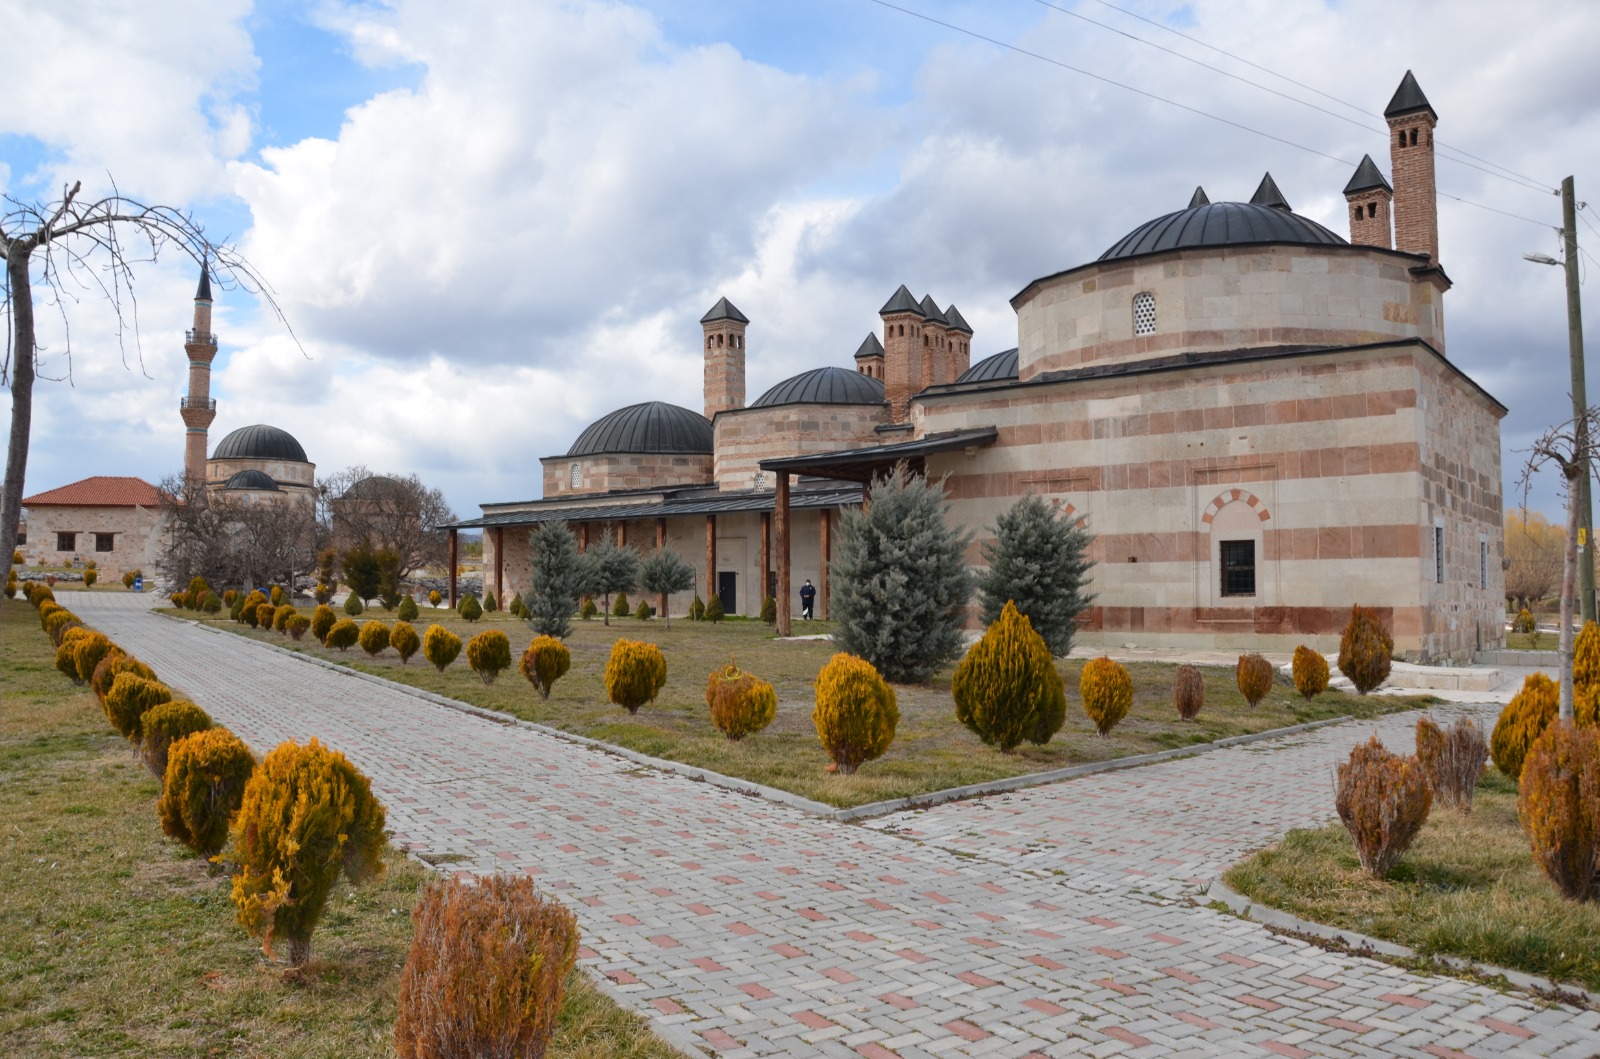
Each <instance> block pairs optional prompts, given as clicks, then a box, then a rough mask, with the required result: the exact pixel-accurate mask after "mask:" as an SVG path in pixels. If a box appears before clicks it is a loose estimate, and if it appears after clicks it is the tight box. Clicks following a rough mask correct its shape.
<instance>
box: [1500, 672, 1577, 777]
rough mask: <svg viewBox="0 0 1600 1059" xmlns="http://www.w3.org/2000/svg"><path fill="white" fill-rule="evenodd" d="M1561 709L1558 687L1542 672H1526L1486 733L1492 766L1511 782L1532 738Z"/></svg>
mask: <svg viewBox="0 0 1600 1059" xmlns="http://www.w3.org/2000/svg"><path fill="white" fill-rule="evenodd" d="M1560 711H1561V688H1560V687H1559V686H1558V685H1557V684H1556V682H1555V681H1553V680H1551V679H1550V678H1549V677H1547V676H1545V675H1544V674H1543V673H1530V674H1528V676H1527V678H1526V679H1525V680H1523V682H1522V690H1521V691H1519V692H1517V693H1516V695H1515V696H1513V697H1512V699H1511V701H1510V702H1508V703H1506V707H1505V709H1503V710H1501V711H1500V719H1499V720H1498V721H1496V722H1495V726H1494V733H1493V734H1492V735H1491V736H1490V737H1489V753H1490V755H1491V756H1493V758H1494V767H1495V768H1497V769H1499V770H1500V771H1501V772H1503V773H1505V774H1506V776H1507V777H1509V778H1510V779H1511V780H1512V782H1515V781H1517V780H1519V779H1521V777H1522V763H1523V759H1524V758H1525V757H1527V756H1528V751H1529V750H1530V749H1531V748H1532V747H1533V743H1534V740H1536V739H1538V738H1539V736H1541V735H1543V734H1544V730H1545V728H1546V727H1548V726H1549V724H1550V722H1551V721H1553V720H1555V719H1556V717H1557V715H1558V714H1559V713H1560Z"/></svg>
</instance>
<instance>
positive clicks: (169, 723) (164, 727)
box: [139, 699, 211, 779]
mask: <svg viewBox="0 0 1600 1059" xmlns="http://www.w3.org/2000/svg"><path fill="white" fill-rule="evenodd" d="M210 727H211V716H210V715H209V714H207V713H206V711H204V710H202V709H201V708H200V707H198V706H196V705H195V704H194V703H192V702H184V701H183V700H181V699H179V700H175V701H172V702H163V703H159V704H157V705H155V706H152V707H150V708H149V709H148V710H146V711H144V716H143V717H141V718H140V719H139V728H140V737H139V757H140V758H142V759H143V760H144V765H145V768H147V769H149V770H150V771H151V773H152V774H153V775H154V776H155V777H156V779H162V778H164V777H165V776H166V774H167V755H168V754H169V753H170V752H171V749H172V744H173V743H176V742H177V741H178V740H180V739H182V738H183V737H184V736H186V735H193V734H194V733H196V732H203V731H205V730H206V729H207V728H210Z"/></svg>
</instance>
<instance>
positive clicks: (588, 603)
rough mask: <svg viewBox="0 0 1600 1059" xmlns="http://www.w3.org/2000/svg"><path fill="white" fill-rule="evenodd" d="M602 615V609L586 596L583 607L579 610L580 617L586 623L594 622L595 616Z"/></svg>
mask: <svg viewBox="0 0 1600 1059" xmlns="http://www.w3.org/2000/svg"><path fill="white" fill-rule="evenodd" d="M599 613H600V608H599V607H597V606H595V605H594V600H592V599H590V598H589V597H587V596H585V597H584V600H583V605H582V606H581V607H579V608H578V617H580V618H582V619H583V620H584V621H593V620H594V616H595V615H596V614H599Z"/></svg>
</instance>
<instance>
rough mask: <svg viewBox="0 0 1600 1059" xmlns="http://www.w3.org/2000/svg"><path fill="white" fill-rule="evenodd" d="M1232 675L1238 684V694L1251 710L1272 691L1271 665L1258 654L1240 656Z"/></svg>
mask: <svg viewBox="0 0 1600 1059" xmlns="http://www.w3.org/2000/svg"><path fill="white" fill-rule="evenodd" d="M1233 675H1234V679H1235V680H1236V681H1237V682H1238V684H1239V694H1241V695H1243V696H1244V701H1246V702H1248V703H1249V704H1250V708H1251V709H1252V710H1253V709H1255V708H1256V704H1257V703H1259V702H1260V701H1261V700H1262V699H1264V698H1266V697H1267V692H1269V691H1271V690H1272V663H1271V662H1269V661H1267V660H1266V659H1265V658H1262V657H1261V656H1260V655H1258V654H1254V653H1251V654H1247V655H1240V656H1239V664H1238V665H1236V666H1235V667H1234V669H1233Z"/></svg>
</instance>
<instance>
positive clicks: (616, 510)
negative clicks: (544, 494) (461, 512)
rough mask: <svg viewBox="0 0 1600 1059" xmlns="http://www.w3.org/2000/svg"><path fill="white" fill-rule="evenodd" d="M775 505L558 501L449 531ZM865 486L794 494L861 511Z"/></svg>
mask: <svg viewBox="0 0 1600 1059" xmlns="http://www.w3.org/2000/svg"><path fill="white" fill-rule="evenodd" d="M775 503H776V494H775V493H772V492H747V493H709V494H705V495H702V496H686V497H666V498H663V499H660V500H655V501H650V502H643V503H637V504H586V505H581V506H572V507H568V506H562V505H560V504H559V503H558V502H552V503H549V504H548V505H540V506H539V507H536V508H532V509H528V510H523V511H502V512H496V513H495V514H492V515H484V516H482V517H480V518H474V519H464V520H462V521H460V522H454V523H451V524H450V525H448V526H445V527H443V528H444V529H457V530H463V529H486V528H493V527H496V526H536V525H539V524H540V523H544V522H627V521H632V520H634V519H646V518H673V517H675V516H682V515H729V514H737V513H740V512H750V511H754V512H761V511H771V510H773V508H774V505H775ZM860 504H861V487H860V486H855V485H850V486H844V487H837V488H828V489H796V490H795V491H794V492H792V493H790V494H789V506H790V507H791V508H795V509H801V510H810V509H817V508H836V507H859V506H860Z"/></svg>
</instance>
